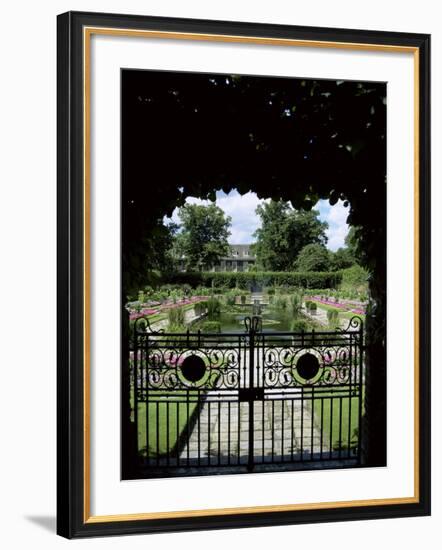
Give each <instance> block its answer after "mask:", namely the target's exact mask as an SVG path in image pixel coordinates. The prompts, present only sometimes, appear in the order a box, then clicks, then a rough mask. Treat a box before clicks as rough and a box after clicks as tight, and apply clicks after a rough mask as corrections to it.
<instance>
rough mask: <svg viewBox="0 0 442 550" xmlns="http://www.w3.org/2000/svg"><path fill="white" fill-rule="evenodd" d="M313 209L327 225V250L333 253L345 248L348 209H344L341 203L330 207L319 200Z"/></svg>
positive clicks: (347, 229) (326, 202) (325, 202)
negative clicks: (317, 211)
mask: <svg viewBox="0 0 442 550" xmlns="http://www.w3.org/2000/svg"><path fill="white" fill-rule="evenodd" d="M315 208H316V209H317V210H319V212H320V215H319V218H320V219H321V220H322V221H326V222H327V223H328V225H329V227H328V229H327V231H326V234H327V237H328V242H327V248H328V249H329V250H333V251H335V250H337V249H338V248H341V247H343V246H345V242H344V241H345V237H346V236H347V233H348V231H349V226H348V225H347V222H346V220H347V216H348V210H349V207H348V206H347V207H345V206H344V203H343V202H342V201H338V202H337V203H336V204H335V205H334V206H330V204H329V203H328V201H324V200H321V201H319V202H318V203H317V204H316V205H315Z"/></svg>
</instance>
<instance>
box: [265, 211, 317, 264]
mask: <svg viewBox="0 0 442 550" xmlns="http://www.w3.org/2000/svg"><path fill="white" fill-rule="evenodd" d="M256 213H257V214H258V215H259V217H260V218H261V227H260V228H259V229H257V230H256V232H255V237H256V239H257V242H256V244H255V246H254V252H255V254H256V256H257V262H258V264H259V265H260V266H261V267H262V268H263V269H265V270H269V271H289V270H292V269H293V268H294V265H295V260H296V258H297V256H298V254H299V252H300V251H301V249H302V248H303V247H304V246H306V245H307V244H311V243H318V244H325V243H326V242H327V237H326V235H325V231H326V229H327V227H328V225H327V223H325V222H321V221H320V220H319V219H318V212H317V211H316V210H310V211H306V210H299V211H298V210H294V209H293V208H292V207H291V206H290V204H289V203H288V202H285V201H280V200H279V201H275V200H271V201H270V202H264V203H262V204H260V205H258V207H257V209H256Z"/></svg>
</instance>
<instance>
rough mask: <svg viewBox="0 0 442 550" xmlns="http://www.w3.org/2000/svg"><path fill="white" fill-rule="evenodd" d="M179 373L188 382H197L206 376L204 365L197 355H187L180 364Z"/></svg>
mask: <svg viewBox="0 0 442 550" xmlns="http://www.w3.org/2000/svg"><path fill="white" fill-rule="evenodd" d="M181 372H182V374H183V376H184V378H185V379H186V380H188V381H189V382H193V383H196V382H199V381H200V380H201V379H202V378H203V376H204V375H205V374H206V364H205V363H204V361H203V359H202V358H201V357H199V356H198V355H188V356H187V357H186V358H185V359H184V361H183V362H182V364H181Z"/></svg>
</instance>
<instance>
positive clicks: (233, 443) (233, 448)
mask: <svg viewBox="0 0 442 550" xmlns="http://www.w3.org/2000/svg"><path fill="white" fill-rule="evenodd" d="M248 358H249V354H248V353H244V355H243V357H242V363H241V364H242V365H245V369H244V370H245V376H244V380H246V381H248V379H249V363H248ZM255 364H256V361H255ZM255 378H256V375H255ZM246 385H247V384H246ZM253 409H254V414H253V426H254V449H253V452H254V457H255V459H254V460H255V462H256V463H267V462H272V461H279V460H284V461H289V460H293V459H294V457H295V455H296V456H297V459H299V455H301V454H302V458H303V459H307V460H308V458H309V457H310V456H311V453H314V454H316V453H319V452H320V450H321V441H320V433H319V431H318V430H317V429H316V427H315V426H314V425H313V427H312V422H311V413H310V407H309V406H308V405H307V403H306V402H305V401H304V402H302V401H301V394H300V390H298V389H295V388H294V389H291V390H290V393H288V394H286V395H282V394H281V391H280V390H270V389H269V390H266V391H265V395H264V400H256V401H254V402H253ZM249 414H250V407H249V403H248V402H241V403H240V402H239V401H238V391H229V392H224V393H223V392H222V391H219V392H216V391H209V392H208V394H207V397H206V400H205V402H204V404H203V406H202V408H201V411H200V413H199V417H198V418H197V420H196V422H195V424H194V426H193V430H192V433H191V435H190V437H189V441H188V442H187V443H186V444H185V446H184V448H183V449H182V452H181V455H180V459H183V460H185V461H188V460H189V461H191V462H195V460H198V459H199V463H201V461H203V464H207V465H211V464H216V463H217V462H218V460H219V462H220V463H221V464H237V465H238V464H246V463H247V460H248V454H249ZM327 444H328V442H327V441H325V439H323V450H324V451H325V452H327V451H328V449H327Z"/></svg>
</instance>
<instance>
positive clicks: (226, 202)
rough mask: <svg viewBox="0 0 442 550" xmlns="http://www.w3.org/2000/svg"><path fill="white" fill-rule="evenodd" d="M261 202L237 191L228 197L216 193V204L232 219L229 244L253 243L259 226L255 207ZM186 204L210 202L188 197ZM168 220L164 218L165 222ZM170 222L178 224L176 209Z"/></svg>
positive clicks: (253, 196) (248, 194)
mask: <svg viewBox="0 0 442 550" xmlns="http://www.w3.org/2000/svg"><path fill="white" fill-rule="evenodd" d="M260 202H262V201H261V200H260V199H258V197H257V195H256V194H255V193H245V194H244V195H240V194H239V193H238V191H236V190H234V191H231V192H230V193H229V194H228V195H226V194H224V193H222V192H219V193H217V198H216V204H217V206H219V207H220V208H221V209H222V210H224V212H225V213H226V215H227V216H230V217H231V218H232V225H231V227H230V233H231V235H230V237H229V243H230V244H248V243H251V242H253V241H254V237H253V233H254V232H255V231H256V229H257V228H258V227H259V225H260V220H259V218H258V216H257V215H256V213H255V210H256V207H257V206H258V204H259V203H260ZM186 203H188V204H210V201H205V200H201V199H197V198H195V197H188V198H187V199H186ZM168 220H169V218H165V221H166V222H167V221H168ZM172 221H174V222H175V223H179V221H180V220H179V217H178V209H177V208H175V210H174V211H173V214H172Z"/></svg>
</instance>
